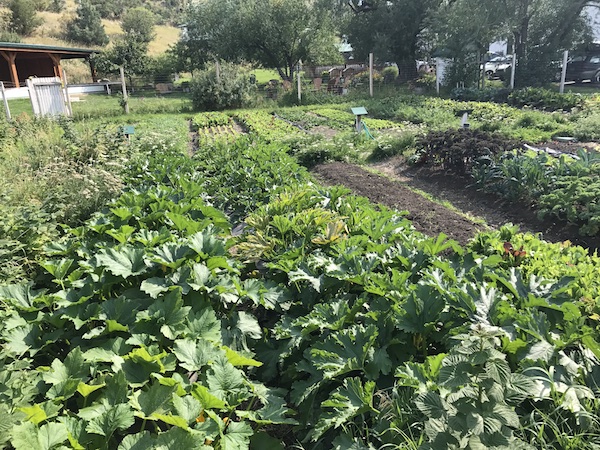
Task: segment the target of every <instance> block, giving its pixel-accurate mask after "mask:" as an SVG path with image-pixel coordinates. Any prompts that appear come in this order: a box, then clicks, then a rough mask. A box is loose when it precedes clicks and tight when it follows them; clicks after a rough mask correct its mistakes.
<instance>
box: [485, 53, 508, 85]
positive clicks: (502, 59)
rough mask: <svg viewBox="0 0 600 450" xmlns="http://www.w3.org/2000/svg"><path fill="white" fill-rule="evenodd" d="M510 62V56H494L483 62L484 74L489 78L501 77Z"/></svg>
mask: <svg viewBox="0 0 600 450" xmlns="http://www.w3.org/2000/svg"><path fill="white" fill-rule="evenodd" d="M511 64H512V56H511V55H507V56H495V57H493V58H492V59H490V60H489V61H488V62H486V63H485V66H484V68H485V76H486V77H488V78H489V79H492V78H501V75H503V74H504V73H505V72H506V69H508V68H509V67H510V65H511Z"/></svg>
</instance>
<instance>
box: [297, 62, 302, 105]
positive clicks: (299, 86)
mask: <svg viewBox="0 0 600 450" xmlns="http://www.w3.org/2000/svg"><path fill="white" fill-rule="evenodd" d="M301 68H302V61H301V60H299V61H298V71H297V72H298V74H297V78H298V103H302V80H300V69H301Z"/></svg>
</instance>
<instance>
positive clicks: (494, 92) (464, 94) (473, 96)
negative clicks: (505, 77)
mask: <svg viewBox="0 0 600 450" xmlns="http://www.w3.org/2000/svg"><path fill="white" fill-rule="evenodd" d="M510 92H511V90H510V89H507V88H491V87H488V88H485V89H479V88H454V89H452V92H451V94H450V96H451V97H452V98H453V99H454V100H460V101H463V102H495V103H506V102H508V96H509V94H510Z"/></svg>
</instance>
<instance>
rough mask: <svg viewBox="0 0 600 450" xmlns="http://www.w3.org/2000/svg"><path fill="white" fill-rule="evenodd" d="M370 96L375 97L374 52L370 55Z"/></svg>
mask: <svg viewBox="0 0 600 450" xmlns="http://www.w3.org/2000/svg"><path fill="white" fill-rule="evenodd" d="M369 95H370V96H371V97H373V52H371V53H369Z"/></svg>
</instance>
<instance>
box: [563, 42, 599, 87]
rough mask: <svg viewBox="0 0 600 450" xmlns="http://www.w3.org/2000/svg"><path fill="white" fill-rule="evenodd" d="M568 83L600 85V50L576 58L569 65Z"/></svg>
mask: <svg viewBox="0 0 600 450" xmlns="http://www.w3.org/2000/svg"><path fill="white" fill-rule="evenodd" d="M566 80H567V81H577V82H578V81H583V80H592V82H593V83H600V50H598V51H595V52H589V53H585V54H583V55H579V56H574V57H573V58H572V59H571V60H570V61H569V62H568V63H567V77H566Z"/></svg>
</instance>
